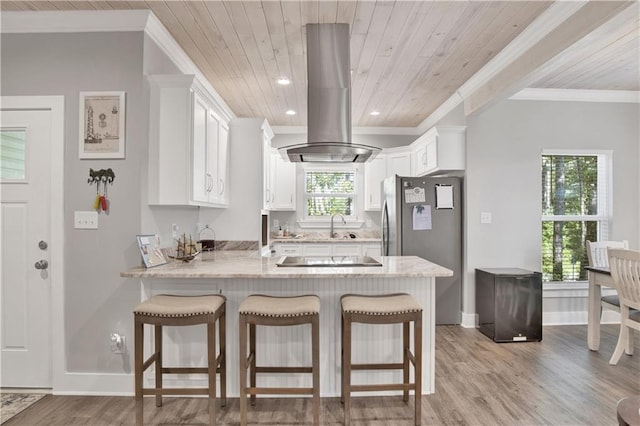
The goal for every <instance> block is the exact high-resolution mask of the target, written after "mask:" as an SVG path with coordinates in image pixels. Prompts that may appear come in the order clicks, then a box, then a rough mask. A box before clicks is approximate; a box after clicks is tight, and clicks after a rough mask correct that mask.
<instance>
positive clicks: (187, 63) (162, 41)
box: [144, 10, 236, 120]
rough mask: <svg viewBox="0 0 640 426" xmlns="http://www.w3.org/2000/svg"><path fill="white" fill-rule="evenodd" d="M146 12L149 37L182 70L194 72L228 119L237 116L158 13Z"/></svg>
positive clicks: (146, 27)
mask: <svg viewBox="0 0 640 426" xmlns="http://www.w3.org/2000/svg"><path fill="white" fill-rule="evenodd" d="M145 12H147V13H148V19H147V23H146V25H145V28H144V31H145V33H146V34H147V35H148V36H149V38H151V40H153V41H154V42H155V43H156V44H157V45H158V47H160V49H161V50H162V51H163V52H164V53H165V54H166V55H167V56H168V57H169V58H170V59H171V60H172V61H173V63H174V64H176V66H177V67H178V69H179V70H180V71H181V72H183V73H184V74H194V75H195V76H196V77H197V79H198V81H199V82H200V83H201V84H202V85H203V86H204V87H205V89H206V90H207V92H208V95H210V97H211V98H212V101H213V102H214V103H215V104H216V106H217V107H218V109H219V110H220V112H221V113H222V114H223V116H224V118H225V119H226V120H231V119H232V118H236V114H235V113H234V112H233V111H232V110H231V108H229V105H227V103H226V102H225V100H224V99H222V97H221V96H220V95H219V94H218V92H217V91H216V89H214V87H213V86H212V85H211V83H210V82H209V80H208V79H207V78H206V77H205V75H204V74H202V72H201V71H200V69H199V68H198V67H197V66H196V64H194V63H193V61H192V60H191V59H190V58H189V56H188V55H187V54H186V53H185V52H184V50H182V47H180V45H179V44H178V42H177V41H176V40H175V39H174V38H173V36H172V35H171V34H170V33H169V31H168V30H167V29H166V28H165V26H164V25H162V23H161V22H160V20H159V19H158V18H157V17H156V15H155V14H154V13H153V12H151V11H150V10H146V11H145Z"/></svg>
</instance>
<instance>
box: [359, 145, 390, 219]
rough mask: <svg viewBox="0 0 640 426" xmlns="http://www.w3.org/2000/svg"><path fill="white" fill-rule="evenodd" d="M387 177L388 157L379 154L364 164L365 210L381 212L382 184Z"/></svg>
mask: <svg viewBox="0 0 640 426" xmlns="http://www.w3.org/2000/svg"><path fill="white" fill-rule="evenodd" d="M386 176H387V157H386V156H385V155H384V154H382V153H381V154H378V156H377V157H375V158H374V159H373V160H371V161H369V162H367V163H365V164H364V209H365V210H380V209H381V208H382V205H381V192H382V191H381V188H382V187H381V182H382V181H383V180H384V178H385V177H386Z"/></svg>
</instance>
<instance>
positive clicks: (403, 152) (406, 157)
mask: <svg viewBox="0 0 640 426" xmlns="http://www.w3.org/2000/svg"><path fill="white" fill-rule="evenodd" d="M385 156H386V157H387V177H389V176H393V175H399V176H411V151H409V150H408V149H407V148H404V147H403V148H402V149H397V148H391V149H385Z"/></svg>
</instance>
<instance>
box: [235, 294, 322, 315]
mask: <svg viewBox="0 0 640 426" xmlns="http://www.w3.org/2000/svg"><path fill="white" fill-rule="evenodd" d="M238 312H239V313H240V314H241V315H242V314H244V315H258V316H265V317H297V316H301V315H313V314H319V313H320V298H319V297H318V296H315V295H305V296H291V297H276V296H265V295H262V294H252V295H250V296H248V297H247V298H246V299H244V300H243V301H242V303H241V304H240V307H239V308H238Z"/></svg>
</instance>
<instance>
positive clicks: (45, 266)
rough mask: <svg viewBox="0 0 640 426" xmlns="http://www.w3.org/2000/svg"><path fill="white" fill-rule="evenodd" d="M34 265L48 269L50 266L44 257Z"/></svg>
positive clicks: (37, 267)
mask: <svg viewBox="0 0 640 426" xmlns="http://www.w3.org/2000/svg"><path fill="white" fill-rule="evenodd" d="M34 266H35V267H36V269H47V268H48V267H49V262H47V261H46V260H44V259H43V260H38V261H37V262H36V264H35V265H34Z"/></svg>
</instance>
